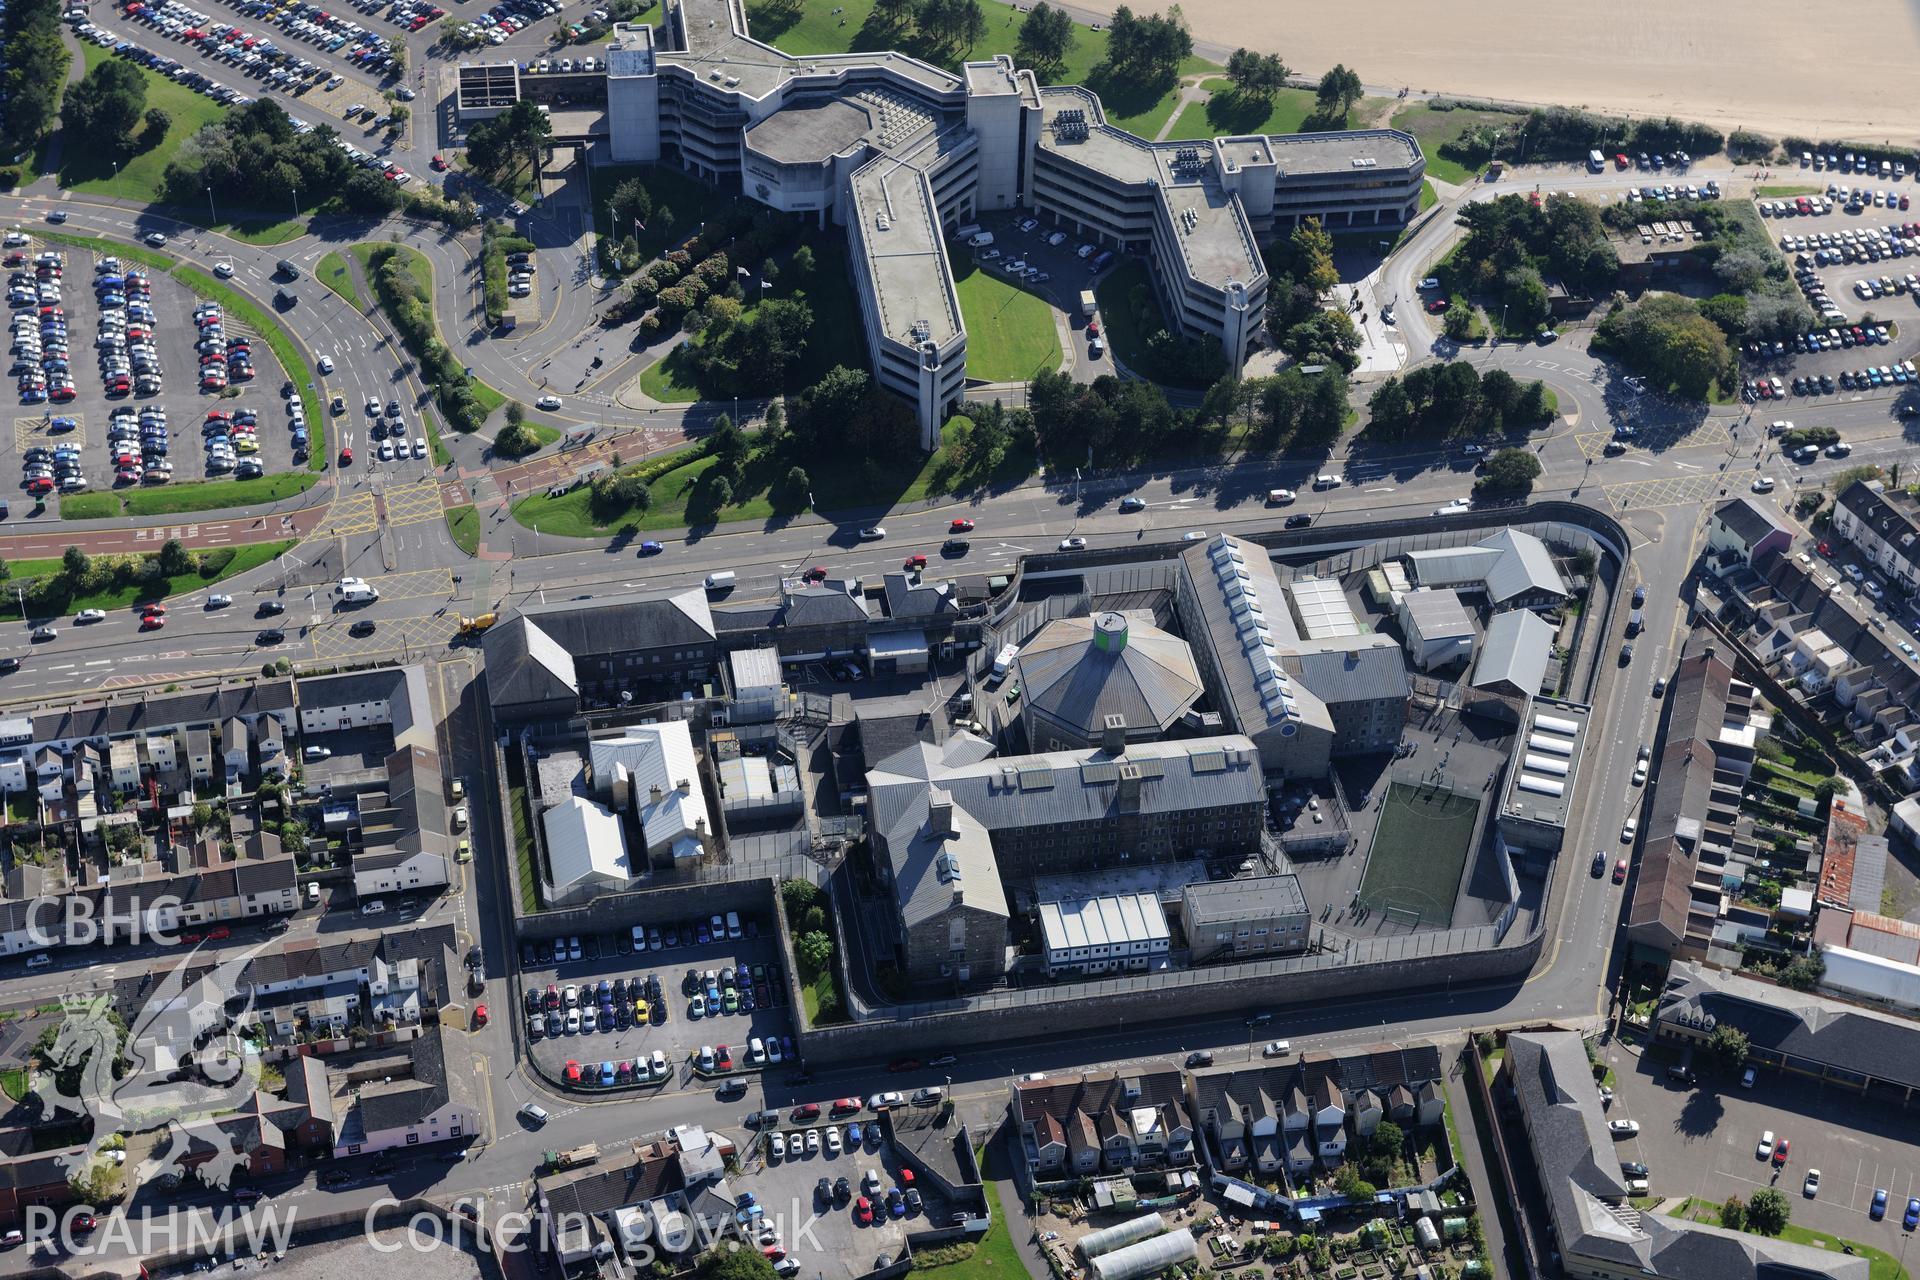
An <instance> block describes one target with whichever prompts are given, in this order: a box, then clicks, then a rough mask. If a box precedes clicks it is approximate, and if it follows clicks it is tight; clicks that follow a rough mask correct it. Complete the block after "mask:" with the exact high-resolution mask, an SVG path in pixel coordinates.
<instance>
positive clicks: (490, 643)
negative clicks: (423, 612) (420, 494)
mask: <svg viewBox="0 0 1920 1280" xmlns="http://www.w3.org/2000/svg"><path fill="white" fill-rule="evenodd" d="M714 640H715V631H714V623H713V612H712V610H711V609H709V608H708V606H707V595H706V592H705V591H703V590H701V589H700V588H698V587H694V588H691V589H689V590H686V591H679V592H674V593H671V594H665V595H659V594H653V595H648V594H632V595H623V596H613V597H609V598H607V599H596V600H591V601H587V602H575V601H569V602H567V603H564V604H537V605H527V606H523V607H522V609H521V611H520V613H519V615H518V616H516V617H512V618H509V619H507V620H506V622H504V623H502V624H500V625H498V626H495V627H494V628H492V629H491V630H489V631H488V632H487V635H486V639H485V640H484V641H483V642H482V643H483V647H484V650H485V653H486V659H487V693H488V697H489V698H490V699H491V700H492V702H493V708H494V714H495V715H496V716H499V717H502V718H504V719H536V718H541V717H552V716H556V715H570V714H572V713H573V712H574V711H577V710H578V709H579V703H580V701H581V700H582V699H586V700H592V701H601V702H615V701H618V700H619V699H620V698H621V697H622V696H626V697H630V698H634V699H636V700H640V701H647V700H652V698H654V697H656V696H658V695H660V694H662V693H671V692H673V691H676V690H678V689H679V688H681V687H683V686H684V685H686V684H687V683H689V682H692V681H695V680H699V679H701V678H703V677H704V676H706V675H707V674H709V673H710V672H711V671H712V668H713V664H714V663H715V661H716V660H717V659H718V656H719V653H718V648H717V646H716V645H715V643H714Z"/></svg>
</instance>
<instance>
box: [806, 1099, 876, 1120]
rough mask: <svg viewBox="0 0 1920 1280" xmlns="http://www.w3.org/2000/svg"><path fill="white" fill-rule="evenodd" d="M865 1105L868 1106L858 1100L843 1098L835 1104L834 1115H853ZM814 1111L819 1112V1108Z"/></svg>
mask: <svg viewBox="0 0 1920 1280" xmlns="http://www.w3.org/2000/svg"><path fill="white" fill-rule="evenodd" d="M865 1105H866V1104H865V1103H864V1102H862V1101H860V1099H858V1098H841V1099H839V1100H837V1101H836V1102H835V1103H834V1104H833V1114H834V1115H837V1116H846V1115H852V1114H853V1113H854V1112H856V1111H858V1110H859V1109H860V1108H861V1107H863V1106H865ZM814 1110H815V1111H816V1112H817V1111H818V1110H819V1108H818V1107H815V1108H814Z"/></svg>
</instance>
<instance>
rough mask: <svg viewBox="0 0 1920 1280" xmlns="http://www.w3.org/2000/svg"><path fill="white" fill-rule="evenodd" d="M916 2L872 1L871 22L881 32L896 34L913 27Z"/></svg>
mask: <svg viewBox="0 0 1920 1280" xmlns="http://www.w3.org/2000/svg"><path fill="white" fill-rule="evenodd" d="M917 10H918V3H917V0H874V4H873V20H874V22H875V24H876V25H878V26H879V28H880V29H881V30H883V31H890V32H893V33H895V34H898V33H900V32H902V31H905V30H906V29H907V28H908V27H909V26H911V25H913V20H914V17H915V16H916V13H917Z"/></svg>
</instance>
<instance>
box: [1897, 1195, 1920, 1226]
mask: <svg viewBox="0 0 1920 1280" xmlns="http://www.w3.org/2000/svg"><path fill="white" fill-rule="evenodd" d="M1900 1225H1901V1226H1903V1227H1905V1228H1906V1229H1907V1230H1909V1231H1911V1230H1913V1229H1914V1228H1915V1227H1916V1226H1920V1199H1909V1200H1908V1201H1907V1216H1906V1217H1904V1218H1902V1219H1901V1220H1900Z"/></svg>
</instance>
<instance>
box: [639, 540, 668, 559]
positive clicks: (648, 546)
mask: <svg viewBox="0 0 1920 1280" xmlns="http://www.w3.org/2000/svg"><path fill="white" fill-rule="evenodd" d="M664 550H666V548H665V547H663V546H661V545H660V544H659V543H657V542H654V541H652V540H651V539H649V540H648V541H646V542H643V543H641V544H640V554H641V555H643V556H657V555H659V554H660V553H661V552H662V551H664Z"/></svg>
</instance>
